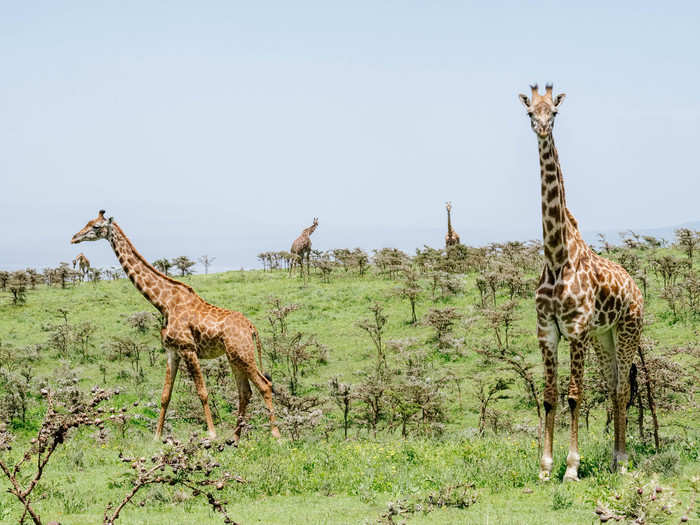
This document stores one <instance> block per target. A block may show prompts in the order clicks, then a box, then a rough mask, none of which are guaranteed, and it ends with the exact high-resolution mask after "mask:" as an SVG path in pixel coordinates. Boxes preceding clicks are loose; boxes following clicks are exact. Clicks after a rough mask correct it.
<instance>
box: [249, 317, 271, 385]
mask: <svg viewBox="0 0 700 525" xmlns="http://www.w3.org/2000/svg"><path fill="white" fill-rule="evenodd" d="M251 327H252V329H253V331H252V334H253V339H255V346H257V347H258V362H259V363H260V372H259V373H260V375H261V376H263V377H264V378H265V379H266V380H267V381H268V382H269V383H270V387H271V388H272V391H273V392H274V391H275V387H274V386H273V385H272V376H271V375H270V374H269V373H267V372H265V370H264V368H263V362H262V341H260V334H259V333H258V329H257V328H255V326H253V325H251Z"/></svg>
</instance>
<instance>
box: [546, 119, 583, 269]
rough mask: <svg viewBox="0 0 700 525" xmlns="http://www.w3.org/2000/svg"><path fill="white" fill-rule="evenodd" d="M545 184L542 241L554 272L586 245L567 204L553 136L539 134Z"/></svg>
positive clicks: (548, 261)
mask: <svg viewBox="0 0 700 525" xmlns="http://www.w3.org/2000/svg"><path fill="white" fill-rule="evenodd" d="M538 143H539V152H540V178H541V183H542V241H543V245H544V258H545V262H546V264H547V266H548V267H549V268H550V269H551V270H552V271H557V270H558V269H559V268H561V267H562V266H563V265H564V264H565V263H566V262H567V261H573V260H574V259H576V257H577V256H578V255H579V253H580V249H581V248H582V247H583V246H584V245H583V240H582V239H581V235H580V233H579V231H578V225H577V223H576V219H574V217H573V215H571V213H570V212H569V210H568V209H567V207H566V194H565V192H564V177H563V176H562V172H561V166H560V165H559V155H558V153H557V148H556V147H555V146H554V137H553V136H552V134H551V133H550V134H549V135H547V136H546V137H540V136H538Z"/></svg>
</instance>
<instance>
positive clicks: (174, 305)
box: [71, 210, 280, 441]
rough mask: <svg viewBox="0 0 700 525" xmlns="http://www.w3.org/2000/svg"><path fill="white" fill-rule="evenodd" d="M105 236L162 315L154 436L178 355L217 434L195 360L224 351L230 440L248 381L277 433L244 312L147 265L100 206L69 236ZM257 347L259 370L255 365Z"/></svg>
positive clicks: (267, 383) (256, 339) (256, 342)
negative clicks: (232, 393) (234, 408)
mask: <svg viewBox="0 0 700 525" xmlns="http://www.w3.org/2000/svg"><path fill="white" fill-rule="evenodd" d="M98 239H107V241H108V242H109V243H110V244H111V246H112V248H113V249H114V253H115V254H116V256H117V258H118V259H119V262H120V264H121V265H122V268H124V272H125V273H126V275H127V276H128V277H129V279H130V280H131V282H132V283H133V284H134V286H136V288H137V289H138V290H139V291H140V292H141V293H142V294H143V296H144V297H145V298H146V299H147V300H148V301H149V302H150V303H151V304H152V305H153V306H155V307H156V309H157V310H158V311H159V312H160V313H161V314H162V315H163V318H164V320H165V323H164V327H163V328H162V329H161V331H160V335H161V340H162V342H163V347H164V348H165V349H166V351H167V355H168V360H167V366H166V369H165V385H164V386H163V394H162V397H161V409H160V417H159V419H158V426H157V428H156V433H155V438H156V439H158V438H160V436H161V434H162V432H163V425H164V423H165V414H166V412H167V410H168V404H169V403H170V396H171V394H172V390H173V383H174V382H175V377H176V375H177V370H178V367H179V364H180V360H181V359H182V360H184V362H185V364H186V365H187V368H188V370H189V372H190V374H191V375H192V379H193V380H194V384H195V387H196V389H197V395H198V396H199V399H200V400H201V402H202V407H203V409H204V416H205V419H206V422H207V430H208V432H209V436H210V437H212V438H214V437H216V431H215V429H214V422H213V421H212V417H211V411H210V409H209V402H208V393H207V387H206V385H205V384H204V377H203V375H202V370H201V368H200V366H199V361H200V359H213V358H216V357H219V356H220V355H222V354H224V353H225V354H226V357H227V358H228V361H229V364H230V366H231V370H232V372H233V375H234V377H235V378H236V384H237V386H238V421H237V425H236V429H235V431H234V439H235V440H236V441H238V440H239V439H240V434H241V430H242V428H243V425H244V423H245V412H246V407H247V406H248V402H249V401H250V396H251V389H250V383H249V381H250V382H252V383H253V384H254V385H255V387H256V388H257V389H258V390H259V391H260V393H261V394H262V396H263V399H264V400H265V404H266V405H267V408H268V410H269V414H270V426H271V429H272V435H273V436H274V437H276V438H278V437H280V433H279V430H278V429H277V426H276V425H275V416H274V412H273V409H272V382H271V380H270V378H269V376H267V375H265V374H263V373H262V372H261V369H262V346H261V343H260V335H259V334H258V331H257V329H256V328H255V326H254V325H253V323H251V322H250V321H249V320H248V319H247V318H246V317H244V316H243V314H241V313H239V312H236V311H232V310H225V309H224V308H219V307H218V306H213V305H211V304H209V303H207V302H205V301H204V300H203V299H202V298H201V297H199V295H197V293H196V292H195V291H194V290H193V289H192V287H190V286H188V285H187V284H185V283H182V282H180V281H177V280H175V279H172V278H170V277H167V276H165V275H163V274H162V273H160V272H159V271H158V270H156V269H155V268H154V267H153V266H151V265H150V264H149V263H148V262H147V261H146V259H144V258H143V256H142V255H141V254H140V253H139V252H137V251H136V248H134V245H133V244H131V241H130V240H129V238H128V237H127V236H126V234H125V233H124V231H123V230H122V229H121V228H120V227H119V225H118V224H117V223H116V222H115V221H114V220H113V217H110V218H106V217H105V211H104V210H100V211H99V214H98V215H97V217H96V218H95V219H92V220H91V221H90V222H88V223H87V224H86V225H85V227H84V228H83V229H82V230H80V231H79V232H78V233H76V234H75V235H73V238H72V239H71V243H72V244H76V243H79V242H83V241H96V240H98ZM256 346H257V350H258V359H259V360H260V369H258V367H257V366H256V364H255V348H256Z"/></svg>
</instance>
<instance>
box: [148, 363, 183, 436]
mask: <svg viewBox="0 0 700 525" xmlns="http://www.w3.org/2000/svg"><path fill="white" fill-rule="evenodd" d="M179 366H180V356H179V355H178V353H177V352H176V351H174V350H168V363H167V365H166V368H165V384H164V385H163V394H162V395H161V397H160V417H159V418H158V426H157V427H156V433H155V436H154V439H156V440H158V439H160V437H161V435H162V434H163V425H164V424H165V414H166V412H167V411H168V405H169V404H170V397H171V395H172V393H173V384H174V383H175V377H176V376H177V369H178V367H179Z"/></svg>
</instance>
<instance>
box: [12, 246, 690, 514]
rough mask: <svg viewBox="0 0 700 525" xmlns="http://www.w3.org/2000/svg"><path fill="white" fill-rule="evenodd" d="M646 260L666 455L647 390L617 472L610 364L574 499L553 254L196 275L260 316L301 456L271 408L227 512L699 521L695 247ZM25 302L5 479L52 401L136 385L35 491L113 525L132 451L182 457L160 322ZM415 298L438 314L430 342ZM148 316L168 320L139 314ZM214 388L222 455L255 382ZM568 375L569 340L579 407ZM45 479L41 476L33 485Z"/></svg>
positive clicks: (217, 294)
mask: <svg viewBox="0 0 700 525" xmlns="http://www.w3.org/2000/svg"><path fill="white" fill-rule="evenodd" d="M628 244H629V246H627V247H617V248H614V249H612V250H611V251H610V252H609V253H608V255H609V256H610V257H611V258H614V259H617V260H621V261H622V262H623V263H624V264H625V266H626V267H627V268H628V269H629V270H630V272H631V273H632V274H633V275H635V276H636V277H637V279H638V282H639V280H640V279H642V280H644V281H645V282H646V289H647V294H646V295H647V303H646V304H647V306H646V316H647V325H646V326H645V330H644V337H645V345H644V348H645V352H646V361H647V365H648V366H647V368H648V373H649V375H650V376H651V378H650V380H649V386H650V387H651V389H652V392H653V395H654V398H655V401H656V405H657V412H658V419H659V438H660V443H659V444H660V447H659V451H658V452H657V451H656V450H655V444H654V436H653V424H652V421H651V419H650V417H649V416H650V413H649V412H650V411H649V408H650V407H649V406H648V401H647V398H646V390H645V386H646V384H647V382H646V378H645V377H644V374H642V372H641V371H640V376H639V380H640V389H641V390H640V392H641V394H642V395H640V396H639V397H638V398H636V399H635V400H634V403H633V406H632V408H631V409H630V412H629V416H628V420H629V425H628V447H629V452H630V465H629V473H628V474H624V475H623V474H612V473H610V471H609V464H610V456H611V447H612V436H611V433H609V432H607V430H606V419H607V418H606V414H607V412H606V406H607V405H606V400H605V393H604V392H603V390H602V387H601V385H600V384H599V381H597V376H598V374H597V369H596V367H597V364H596V361H595V358H594V357H593V356H589V358H588V360H587V366H588V369H587V372H586V384H587V389H588V390H587V392H586V396H587V398H586V399H587V400H586V407H587V410H588V411H589V417H588V425H586V424H585V422H582V425H581V432H580V435H581V444H580V450H581V454H582V458H581V467H580V476H581V481H580V482H578V483H570V484H565V485H564V484H562V483H561V477H562V475H563V473H564V470H565V457H566V451H567V446H568V410H567V409H566V408H565V407H566V400H565V397H562V404H561V405H560V406H559V407H558V425H557V432H556V436H555V467H554V473H555V474H556V476H554V479H553V480H552V481H550V482H546V483H543V482H541V481H539V479H538V471H539V466H538V465H539V456H538V454H539V442H538V430H537V429H538V418H537V405H538V404H539V403H540V402H541V399H540V397H541V396H540V392H541V387H542V371H541V367H540V364H539V350H538V348H537V342H536V339H535V337H534V326H535V320H534V308H533V290H534V286H535V282H536V276H537V267H538V266H539V265H540V264H541V261H540V259H539V256H538V250H537V247H534V248H533V247H527V246H524V245H518V244H514V245H510V246H508V245H507V246H494V247H491V248H489V249H481V250H478V249H463V250H459V251H457V252H454V253H452V254H451V255H450V256H446V255H445V254H444V253H440V252H438V251H428V250H425V251H422V252H421V253H422V255H420V256H418V257H414V258H412V260H409V258H407V257H405V256H403V255H402V254H400V253H397V252H390V251H385V252H383V255H382V254H380V256H379V257H378V258H375V261H374V264H371V265H369V266H368V267H367V268H366V269H365V268H364V267H362V266H360V267H357V266H356V265H354V264H353V263H352V258H351V257H349V256H347V254H344V255H345V256H346V257H345V258H344V257H343V254H342V253H338V254H336V255H338V256H339V257H336V258H333V257H330V256H327V257H325V258H324V257H323V256H322V255H321V254H316V264H315V267H314V268H313V269H312V272H311V276H310V278H309V279H308V280H306V281H305V280H302V279H300V278H299V277H297V276H295V277H293V278H290V277H289V275H288V273H287V272H286V271H285V270H283V269H272V270H268V271H262V270H260V271H233V272H226V273H221V274H211V275H206V276H205V275H196V276H186V277H183V278H182V279H183V280H184V281H186V282H188V283H190V284H191V285H192V286H193V287H194V289H195V290H196V291H197V292H198V293H199V294H200V295H201V296H202V297H203V298H204V299H206V300H207V301H209V302H210V303H212V304H216V305H218V306H222V307H225V308H230V309H235V310H239V311H241V312H242V313H244V314H245V315H246V316H248V317H249V318H250V319H251V320H252V321H253V322H254V323H255V324H256V326H257V327H258V329H259V330H260V333H261V335H262V338H263V342H264V346H265V354H264V357H263V359H264V363H265V368H266V370H267V371H269V372H271V373H272V376H273V379H274V380H275V383H276V385H277V387H278V390H279V394H278V395H277V400H276V410H277V413H278V416H279V418H280V423H281V430H282V434H283V439H282V440H281V441H279V442H277V441H275V440H274V439H272V438H271V437H270V435H269V427H268V425H267V422H266V413H265V411H264V410H263V407H262V402H261V399H260V396H259V395H258V394H257V392H254V393H253V402H252V403H251V407H250V408H249V415H250V426H249V427H248V428H247V429H246V431H245V432H244V434H243V438H242V440H241V442H240V445H239V446H238V447H237V448H233V447H227V448H225V449H224V451H223V452H217V451H216V446H214V447H213V448H212V449H211V450H206V451H204V450H203V451H202V454H211V455H213V456H214V457H215V459H216V461H218V462H219V463H220V464H221V467H220V469H221V470H222V471H227V472H230V473H232V474H234V475H236V476H239V477H240V478H242V479H244V480H245V483H232V484H226V486H225V487H223V488H222V489H221V490H220V491H219V492H218V493H217V496H220V498H221V499H222V500H225V501H227V502H228V505H227V508H228V513H229V515H230V516H231V517H232V518H233V520H235V521H236V522H239V523H243V524H249V523H265V524H295V523H300V524H301V523H303V524H317V523H318V524H321V523H328V524H331V523H333V524H336V523H337V524H348V523H378V522H379V523H399V522H404V521H405V522H407V523H409V524H414V523H415V524H419V523H475V524H477V523H478V524H487V523H488V524H491V523H493V524H507V523H539V524H550V523H551V524H569V523H570V524H576V523H593V522H598V521H599V518H598V516H597V515H596V514H595V512H594V511H595V509H596V507H598V506H602V507H604V508H605V509H608V510H610V512H611V513H612V514H614V515H616V516H619V517H624V518H625V519H628V520H629V521H630V522H632V521H633V520H634V519H637V518H638V517H639V516H640V515H642V513H644V514H643V516H645V517H644V518H643V522H645V523H654V522H659V523H666V522H668V523H678V522H679V521H680V520H681V519H682V518H687V519H688V520H690V522H694V521H698V520H700V514H698V512H699V509H698V506H697V505H696V504H695V500H696V498H697V493H696V491H695V488H694V487H695V485H696V484H697V476H698V475H700V463H698V456H699V450H700V445H699V443H700V441H699V440H700V417H699V415H698V406H697V402H696V395H697V385H698V365H699V359H698V355H699V354H698V347H699V346H700V335H699V332H698V330H699V328H700V322H699V321H700V317H699V316H698V304H697V302H694V301H696V300H697V298H698V293H699V292H698V278H697V276H698V270H697V266H698V263H697V262H696V263H695V266H694V267H693V266H692V264H691V265H690V266H689V265H688V264H687V259H688V257H687V254H686V253H684V252H683V251H681V250H679V249H676V248H673V249H672V248H667V247H663V246H658V245H655V244H653V243H645V242H643V241H641V240H639V242H637V243H636V244H634V243H633V242H632V241H630V242H629V243H628ZM630 246H631V247H630ZM105 249H106V248H105ZM342 260H344V261H345V263H342V262H341V261H342ZM273 266H274V264H273ZM669 267H670V268H671V269H670V270H669V269H668V268H669ZM361 269H362V270H365V271H364V272H363V274H362V275H361V274H360V270H361ZM669 272H670V273H669ZM671 274H672V275H671ZM693 279H694V280H693ZM7 286H8V287H9V283H8V284H7ZM693 287H695V288H693ZM26 288H27V290H26V302H25V304H22V305H15V304H12V300H11V299H12V295H11V293H9V292H8V293H4V294H3V299H2V303H1V304H0V350H1V351H2V361H1V362H0V370H1V371H2V376H1V379H2V384H0V395H2V410H3V413H2V418H3V420H4V421H5V422H6V425H5V435H6V436H10V435H11V436H12V439H13V443H12V445H13V446H12V448H11V450H5V451H2V452H0V459H2V460H3V461H4V462H5V463H6V464H8V465H12V464H14V463H15V462H16V461H17V460H19V458H21V455H22V454H23V451H24V450H25V449H26V448H27V446H29V443H30V440H31V439H32V437H33V436H35V435H36V432H37V429H38V428H39V426H40V424H41V421H42V418H43V416H44V413H45V410H46V403H45V400H44V398H43V397H42V395H41V394H40V390H41V389H42V388H46V389H49V390H53V391H60V390H61V389H66V388H72V389H76V388H77V389H79V390H81V391H83V392H88V391H89V390H90V388H92V387H93V386H94V385H98V386H100V387H103V388H114V387H118V388H119V389H120V394H119V395H118V396H116V397H114V398H112V399H110V400H109V401H108V402H107V403H108V404H109V405H110V406H115V407H122V406H124V407H127V412H128V413H129V414H130V418H129V419H128V420H127V422H126V423H115V424H107V425H106V426H105V428H104V429H102V430H99V429H97V428H95V427H94V426H84V427H81V428H79V429H78V430H77V431H72V432H71V433H69V434H68V437H67V439H66V440H65V442H64V443H62V444H61V445H60V446H59V447H58V448H57V450H56V452H55V454H54V456H53V458H52V459H51V461H50V462H49V463H48V465H47V466H46V469H45V473H44V475H43V477H42V478H41V480H40V482H39V484H38V485H37V488H36V489H35V490H34V492H33V493H32V498H33V499H32V505H33V507H34V508H35V509H36V510H37V512H38V513H39V514H40V515H41V517H42V520H43V522H44V523H47V522H49V521H51V520H57V521H59V522H61V523H62V524H64V525H67V524H70V525H73V524H75V525H80V524H95V523H100V522H101V521H102V519H103V518H102V517H103V513H104V509H105V506H106V505H107V503H109V502H118V501H120V500H121V499H122V498H123V497H124V496H125V495H126V493H127V492H129V490H130V489H131V487H132V486H133V485H132V482H133V479H134V474H133V473H132V470H131V469H130V468H129V465H128V463H126V464H125V463H124V462H122V461H121V460H120V458H119V455H120V453H121V454H123V455H125V456H133V457H139V456H143V457H149V456H151V455H153V454H156V453H157V452H158V451H159V450H161V449H162V448H163V446H164V445H163V444H162V443H161V442H154V441H153V429H154V427H155V421H156V419H157V416H158V410H159V403H160V393H161V389H162V382H163V378H164V370H165V354H164V353H163V351H162V349H161V347H160V342H159V337H158V333H159V324H158V319H157V317H156V316H155V313H156V312H155V310H154V309H153V308H152V307H151V306H150V304H149V303H148V302H147V301H146V300H145V299H144V298H143V297H142V296H141V295H140V294H139V292H138V291H137V290H136V289H135V288H134V287H133V285H132V284H131V283H130V282H129V281H128V280H126V279H123V278H121V279H114V280H101V281H99V282H94V283H93V282H83V283H67V284H66V287H65V288H63V287H62V286H61V284H60V282H59V283H54V284H53V285H51V286H48V285H47V284H46V283H40V284H37V285H36V287H35V288H34V289H33V288H32V287H31V286H30V285H27V287H26ZM400 288H403V295H402V294H401V293H397V289H400ZM411 290H413V291H411ZM693 294H695V295H693ZM410 295H417V297H416V313H417V319H418V322H416V323H412V322H411V307H410V303H409V300H408V299H407V298H406V296H410ZM273 298H277V299H278V301H277V302H276V303H275V301H274V299H273ZM376 304H378V305H380V307H381V308H379V309H377V308H376V306H374V305H376ZM285 305H297V306H296V307H291V308H286V309H285V308H284V307H285ZM373 306H374V308H375V309H374V311H372V307H373ZM431 309H437V310H432V314H431V315H430V316H428V317H429V320H431V321H432V326H430V325H429V323H427V322H426V315H428V314H430V312H431ZM144 311H145V312H153V314H154V315H153V316H152V317H151V316H149V315H143V314H140V315H137V316H134V314H135V313H137V312H144ZM270 319H272V322H271V321H270ZM382 319H385V323H383V322H382ZM280 320H281V321H282V322H280ZM363 320H364V321H363ZM445 322H447V324H451V327H448V328H446V329H445V330H443V331H442V332H441V333H440V334H439V335H436V329H435V326H436V325H437V326H439V325H440V324H441V323H443V325H444V323H445ZM370 334H373V335H374V339H375V340H374V341H373V338H372V337H371V335H370ZM379 334H381V340H380V341H378V342H377V340H378V337H377V336H378V335H379ZM508 359H510V362H509V361H508ZM518 367H519V368H518ZM518 370H520V373H518ZM206 372H207V385H208V387H209V391H210V402H211V403H212V405H213V410H214V413H215V423H216V426H217V431H218V433H219V438H218V439H220V440H224V439H226V438H227V437H230V436H231V435H232V432H233V428H234V426H235V421H236V407H237V393H236V388H235V383H234V382H233V378H232V377H231V375H230V373H229V371H228V364H227V363H226V362H224V361H221V360H217V361H214V362H209V364H208V365H207V367H206ZM568 375H569V374H568V347H567V344H566V343H565V342H563V343H562V344H561V345H560V384H561V385H562V388H561V390H562V391H563V392H565V391H566V385H567V381H568ZM528 378H530V379H529V380H530V383H528ZM377 383H381V384H382V386H381V388H380V389H379V391H378V390H377ZM531 387H533V388H534V392H533V388H531ZM343 400H347V402H348V403H349V408H348V412H347V425H344V418H343V408H342V407H343ZM134 402H138V405H137V406H134ZM640 406H641V407H642V409H643V411H644V417H643V420H642V423H641V425H642V433H643V435H641V436H640V425H639V407H640ZM583 419H584V417H582V420H583ZM345 426H347V438H345V435H344V427H345ZM203 431H204V425H203V418H202V415H201V404H200V402H199V399H198V398H197V396H196V395H195V393H194V390H193V388H192V381H191V379H190V378H189V376H188V374H187V371H186V370H184V369H183V370H181V371H180V374H179V375H178V379H177V381H176V386H175V390H174V393H173V400H172V402H171V405H170V411H169V417H168V424H167V426H166V434H171V435H173V436H175V437H179V438H180V439H186V438H187V437H188V436H189V435H190V434H191V433H192V432H200V433H203ZM215 444H216V442H215ZM33 469H34V465H33V464H28V465H25V467H24V468H23V470H22V472H24V473H25V474H23V475H20V480H24V481H26V480H27V479H28V478H29V476H30V475H31V474H33V471H34V470H33ZM22 476H24V477H22ZM694 478H695V479H694ZM2 480H3V481H2V483H3V487H4V488H9V486H10V485H9V483H8V481H7V479H5V478H4V477H3V478H2ZM656 487H662V492H659V493H656V492H654V489H655V488H656ZM638 488H641V490H642V495H641V496H640V495H638V494H637V489H638ZM654 494H658V497H657V496H656V495H654ZM133 502H134V503H133V504H131V503H130V504H129V505H127V506H126V508H125V509H124V510H123V512H122V514H121V516H120V518H119V520H118V521H117V523H122V524H141V523H149V524H154V525H157V524H169V525H170V524H172V523H220V522H221V521H222V519H221V515H219V514H217V513H216V512H214V511H213V510H212V509H211V507H210V506H209V505H207V502H206V500H204V499H202V498H201V497H194V496H193V495H192V491H191V490H189V489H186V488H183V487H182V486H179V485H176V486H170V485H168V484H153V485H150V486H148V487H145V488H144V489H143V490H141V491H140V492H139V493H138V494H137V495H136V497H135V498H134V500H133ZM663 505H668V508H667V509H663V508H662V506H663ZM666 511H668V512H666ZM21 514H22V505H21V504H20V503H19V502H18V501H17V499H16V498H15V497H14V496H13V495H11V494H9V493H8V492H7V491H3V493H2V494H0V522H2V523H17V522H18V520H19V517H20V515H21ZM612 519H613V520H614V519H615V518H612ZM26 520H28V518H26Z"/></svg>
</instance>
